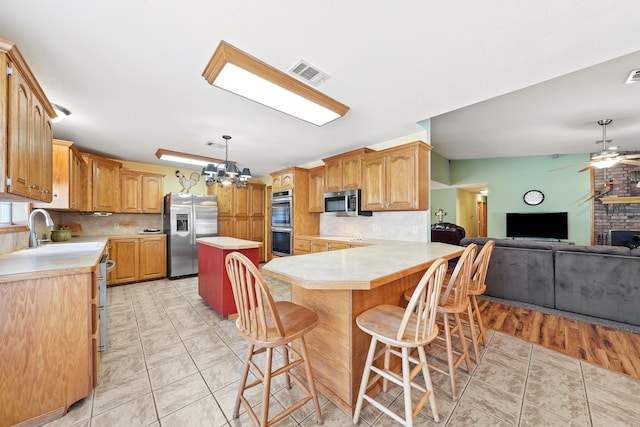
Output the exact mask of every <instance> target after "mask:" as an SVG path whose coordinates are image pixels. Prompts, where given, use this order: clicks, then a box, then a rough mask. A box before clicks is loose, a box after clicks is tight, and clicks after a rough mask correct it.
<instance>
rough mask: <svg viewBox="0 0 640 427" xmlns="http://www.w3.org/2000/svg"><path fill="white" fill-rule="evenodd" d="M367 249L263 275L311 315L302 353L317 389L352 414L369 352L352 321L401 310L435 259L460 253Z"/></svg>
mask: <svg viewBox="0 0 640 427" xmlns="http://www.w3.org/2000/svg"><path fill="white" fill-rule="evenodd" d="M362 243H366V244H368V245H369V246H363V247H357V248H352V249H345V250H337V251H329V252H320V253H313V254H306V255H299V256H293V257H283V258H276V259H273V260H271V261H270V262H269V263H267V264H266V265H264V266H263V267H262V271H263V273H264V274H265V275H268V276H272V277H275V278H277V279H280V280H284V281H286V282H288V283H290V284H291V285H292V286H291V301H292V302H295V303H297V304H300V305H302V306H305V307H307V308H309V309H311V310H313V311H315V312H316V313H317V314H318V316H319V317H320V323H319V325H318V327H317V328H315V329H314V330H313V331H311V332H309V334H308V339H307V347H308V348H309V355H310V357H311V363H312V366H313V373H314V377H315V380H316V386H317V387H318V389H319V390H320V391H322V392H323V393H324V394H325V395H326V396H327V397H328V398H329V400H331V401H332V402H333V403H335V404H336V405H337V406H338V407H339V408H341V409H342V410H344V411H346V412H348V413H350V414H352V413H353V409H354V408H355V404H356V398H357V392H358V387H359V386H360V379H361V377H362V369H363V367H364V363H365V359H366V356H367V348H368V346H369V336H368V335H366V334H365V333H364V332H362V331H361V330H360V329H359V328H358V327H357V325H356V322H355V320H356V317H358V315H360V314H361V313H362V312H364V311H365V310H367V309H369V308H371V307H374V306H376V305H380V304H394V305H399V304H401V300H402V294H403V292H404V291H405V290H406V289H409V288H411V287H412V286H415V285H416V284H417V283H418V281H419V280H420V278H421V277H422V275H423V274H424V272H425V271H426V269H427V268H428V267H429V265H431V263H432V262H433V261H434V260H436V259H438V258H445V259H452V258H455V257H457V256H460V255H461V254H462V250H463V249H464V248H462V247H460V246H454V245H449V244H445V243H422V242H403V241H393V240H367V241H363V242H362Z"/></svg>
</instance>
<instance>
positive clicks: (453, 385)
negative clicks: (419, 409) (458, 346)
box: [442, 313, 457, 400]
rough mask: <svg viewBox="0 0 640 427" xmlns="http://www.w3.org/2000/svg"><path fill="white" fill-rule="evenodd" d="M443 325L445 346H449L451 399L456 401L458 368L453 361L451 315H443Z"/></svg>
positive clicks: (448, 360)
mask: <svg viewBox="0 0 640 427" xmlns="http://www.w3.org/2000/svg"><path fill="white" fill-rule="evenodd" d="M442 317H443V323H444V336H445V344H446V346H447V365H448V366H449V381H450V382H451V397H452V398H453V399H454V400H455V399H457V395H456V379H455V371H456V367H455V365H454V361H453V343H452V342H451V340H452V337H451V329H450V328H449V315H448V314H447V313H443V315H442Z"/></svg>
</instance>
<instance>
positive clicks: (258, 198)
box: [249, 184, 265, 216]
mask: <svg viewBox="0 0 640 427" xmlns="http://www.w3.org/2000/svg"><path fill="white" fill-rule="evenodd" d="M249 194H250V195H251V202H250V203H251V210H250V212H249V214H250V215H251V216H264V205H265V198H264V195H265V186H264V185H263V184H249Z"/></svg>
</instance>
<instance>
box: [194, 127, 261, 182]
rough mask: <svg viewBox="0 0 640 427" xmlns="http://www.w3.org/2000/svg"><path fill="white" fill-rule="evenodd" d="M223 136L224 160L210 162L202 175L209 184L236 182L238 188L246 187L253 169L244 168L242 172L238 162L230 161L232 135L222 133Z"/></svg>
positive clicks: (203, 169)
mask: <svg viewBox="0 0 640 427" xmlns="http://www.w3.org/2000/svg"><path fill="white" fill-rule="evenodd" d="M222 138H223V139H224V140H225V141H224V142H225V155H224V162H220V163H218V164H215V163H209V164H208V165H207V166H206V167H204V168H202V176H204V177H205V179H206V181H205V182H206V184H207V185H208V186H212V185H214V184H215V183H216V182H217V183H219V184H220V185H231V184H236V185H237V186H238V188H241V187H246V186H247V182H248V181H249V178H251V171H250V170H249V168H244V169H242V172H240V169H238V167H237V166H236V164H235V163H233V162H230V161H229V140H230V139H231V136H229V135H222Z"/></svg>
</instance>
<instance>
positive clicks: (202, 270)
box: [196, 237, 262, 317]
mask: <svg viewBox="0 0 640 427" xmlns="http://www.w3.org/2000/svg"><path fill="white" fill-rule="evenodd" d="M196 242H197V243H198V293H199V294H200V296H201V297H202V299H204V300H205V301H206V302H207V304H209V305H210V306H211V307H212V308H213V309H214V310H215V311H216V312H217V313H218V314H220V315H221V316H224V317H228V316H230V315H234V314H236V312H237V310H236V302H235V299H234V297H233V290H232V289H231V282H229V277H228V276H227V270H226V267H225V263H224V262H225V258H226V256H227V254H229V253H231V252H240V253H242V254H244V255H246V256H247V258H249V259H250V260H251V262H253V263H254V264H255V266H256V267H257V266H258V257H259V252H258V251H259V248H260V246H262V243H261V242H254V241H252V240H242V239H236V238H235V237H203V238H200V239H196Z"/></svg>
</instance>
